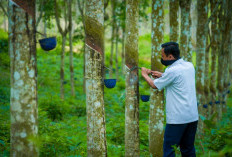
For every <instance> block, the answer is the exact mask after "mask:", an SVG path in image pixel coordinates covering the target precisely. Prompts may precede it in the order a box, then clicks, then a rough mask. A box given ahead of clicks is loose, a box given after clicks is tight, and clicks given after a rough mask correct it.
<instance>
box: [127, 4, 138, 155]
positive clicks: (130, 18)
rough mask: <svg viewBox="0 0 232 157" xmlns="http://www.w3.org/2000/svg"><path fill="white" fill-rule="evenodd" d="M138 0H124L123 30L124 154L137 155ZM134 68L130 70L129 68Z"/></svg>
mask: <svg viewBox="0 0 232 157" xmlns="http://www.w3.org/2000/svg"><path fill="white" fill-rule="evenodd" d="M138 4H139V1H138V0H127V1H126V31H125V64H126V66H125V77H126V102H125V103H126V104H125V156H126V157H128V156H139V82H138V81H139V77H138V69H137V68H135V67H136V66H138V60H139V58H138V35H139V32H138V30H139V25H138V24H139V23H138V20H139V6H138ZM132 68H133V69H134V70H133V71H131V69H132Z"/></svg>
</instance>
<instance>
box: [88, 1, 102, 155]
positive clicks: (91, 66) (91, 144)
mask: <svg viewBox="0 0 232 157" xmlns="http://www.w3.org/2000/svg"><path fill="white" fill-rule="evenodd" d="M85 11H86V12H85V30H86V38H85V58H86V60H85V79H86V106H87V153H88V156H93V157H95V156H96V157H97V156H107V147H106V130H105V110H104V99H103V92H104V85H103V70H104V1H103V0H87V1H86V4H85Z"/></svg>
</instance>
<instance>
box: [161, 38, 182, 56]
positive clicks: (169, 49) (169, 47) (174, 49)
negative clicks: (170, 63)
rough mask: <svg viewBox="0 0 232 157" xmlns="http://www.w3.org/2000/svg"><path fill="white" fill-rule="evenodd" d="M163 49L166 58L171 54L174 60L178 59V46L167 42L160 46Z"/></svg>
mask: <svg viewBox="0 0 232 157" xmlns="http://www.w3.org/2000/svg"><path fill="white" fill-rule="evenodd" d="M161 47H162V48H164V53H165V55H166V56H168V55H170V54H172V55H173V57H174V58H175V59H178V58H179V57H180V50H179V45H178V43H176V42H167V43H164V44H162V45H161Z"/></svg>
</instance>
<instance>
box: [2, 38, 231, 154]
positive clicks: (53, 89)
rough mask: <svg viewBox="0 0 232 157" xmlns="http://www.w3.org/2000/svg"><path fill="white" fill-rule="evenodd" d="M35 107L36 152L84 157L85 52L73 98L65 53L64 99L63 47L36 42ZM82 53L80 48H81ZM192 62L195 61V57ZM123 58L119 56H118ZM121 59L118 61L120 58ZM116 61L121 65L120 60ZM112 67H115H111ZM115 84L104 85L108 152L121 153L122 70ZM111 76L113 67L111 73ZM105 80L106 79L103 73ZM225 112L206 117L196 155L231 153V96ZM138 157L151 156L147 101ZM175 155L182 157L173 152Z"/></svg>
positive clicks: (5, 119)
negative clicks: (62, 95) (49, 48)
mask: <svg viewBox="0 0 232 157" xmlns="http://www.w3.org/2000/svg"><path fill="white" fill-rule="evenodd" d="M139 42H140V44H139V51H140V56H139V57H140V61H139V64H140V66H145V67H148V68H149V67H150V54H149V53H150V47H149V43H150V36H149V35H145V36H141V37H140V41H139ZM37 48H38V49H37V66H38V106H39V138H38V140H36V142H38V145H39V147H40V156H41V157H44V156H52V157H54V156H69V157H82V156H83V157H84V156H87V155H86V152H87V141H86V140H87V128H86V127H87V124H86V106H85V94H84V92H83V54H82V53H75V54H74V58H73V62H74V67H75V68H74V72H75V97H72V96H71V87H70V72H69V53H66V57H65V81H64V86H65V99H64V101H63V100H61V99H60V95H59V94H60V93H59V92H60V88H59V87H60V52H61V47H60V46H58V47H57V48H56V49H55V50H53V51H50V52H44V51H43V50H41V49H40V47H39V45H38V46H37ZM82 51H83V50H82ZM105 52H106V66H107V67H109V57H110V53H109V52H110V44H108V43H107V44H106V51H105ZM120 58H121V57H120ZM193 60H195V59H193ZM119 61H121V60H119ZM119 63H120V62H119ZM119 65H120V64H119ZM114 69H115V68H114ZM119 70H120V75H119V80H117V84H116V87H115V88H113V89H107V88H105V89H104V102H105V114H106V115H105V117H106V136H107V137H106V138H107V149H108V156H110V157H114V156H115V157H120V156H124V152H125V148H124V147H125V146H124V132H125V123H124V122H125V81H124V80H125V79H124V75H123V74H122V73H121V68H120V69H119ZM113 77H116V76H115V70H114V75H113ZM106 78H109V75H108V72H107V71H106ZM139 79H140V84H139V87H140V94H149V87H148V85H147V83H146V82H145V81H144V79H142V77H141V75H140V78H139ZM227 105H228V112H227V113H226V114H224V116H223V119H222V121H220V122H218V123H217V124H215V123H214V122H213V121H211V120H208V121H207V120H206V122H207V128H206V129H205V133H204V136H203V137H202V138H201V139H197V140H196V152H197V154H198V155H197V156H220V155H222V156H223V155H224V154H225V153H228V152H232V140H231V139H232V125H231V124H232V123H231V122H232V95H231V93H230V94H229V98H228V101H227ZM139 114H140V115H139V125H140V128H139V129H140V156H141V157H149V156H150V155H149V146H148V144H149V142H148V127H149V126H148V125H149V102H142V101H140V106H139ZM9 149H10V67H9V56H8V54H7V52H0V156H9ZM177 154H178V155H177V156H180V153H179V151H178V150H177Z"/></svg>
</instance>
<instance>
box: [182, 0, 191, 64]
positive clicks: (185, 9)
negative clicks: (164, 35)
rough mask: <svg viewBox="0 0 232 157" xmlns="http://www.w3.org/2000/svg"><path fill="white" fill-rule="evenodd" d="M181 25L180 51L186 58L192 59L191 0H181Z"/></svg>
mask: <svg viewBox="0 0 232 157" xmlns="http://www.w3.org/2000/svg"><path fill="white" fill-rule="evenodd" d="M179 5H180V11H181V27H180V53H181V56H182V57H183V59H184V60H187V61H192V54H191V50H190V49H189V45H191V29H190V28H191V17H190V6H191V0H180V1H179Z"/></svg>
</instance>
